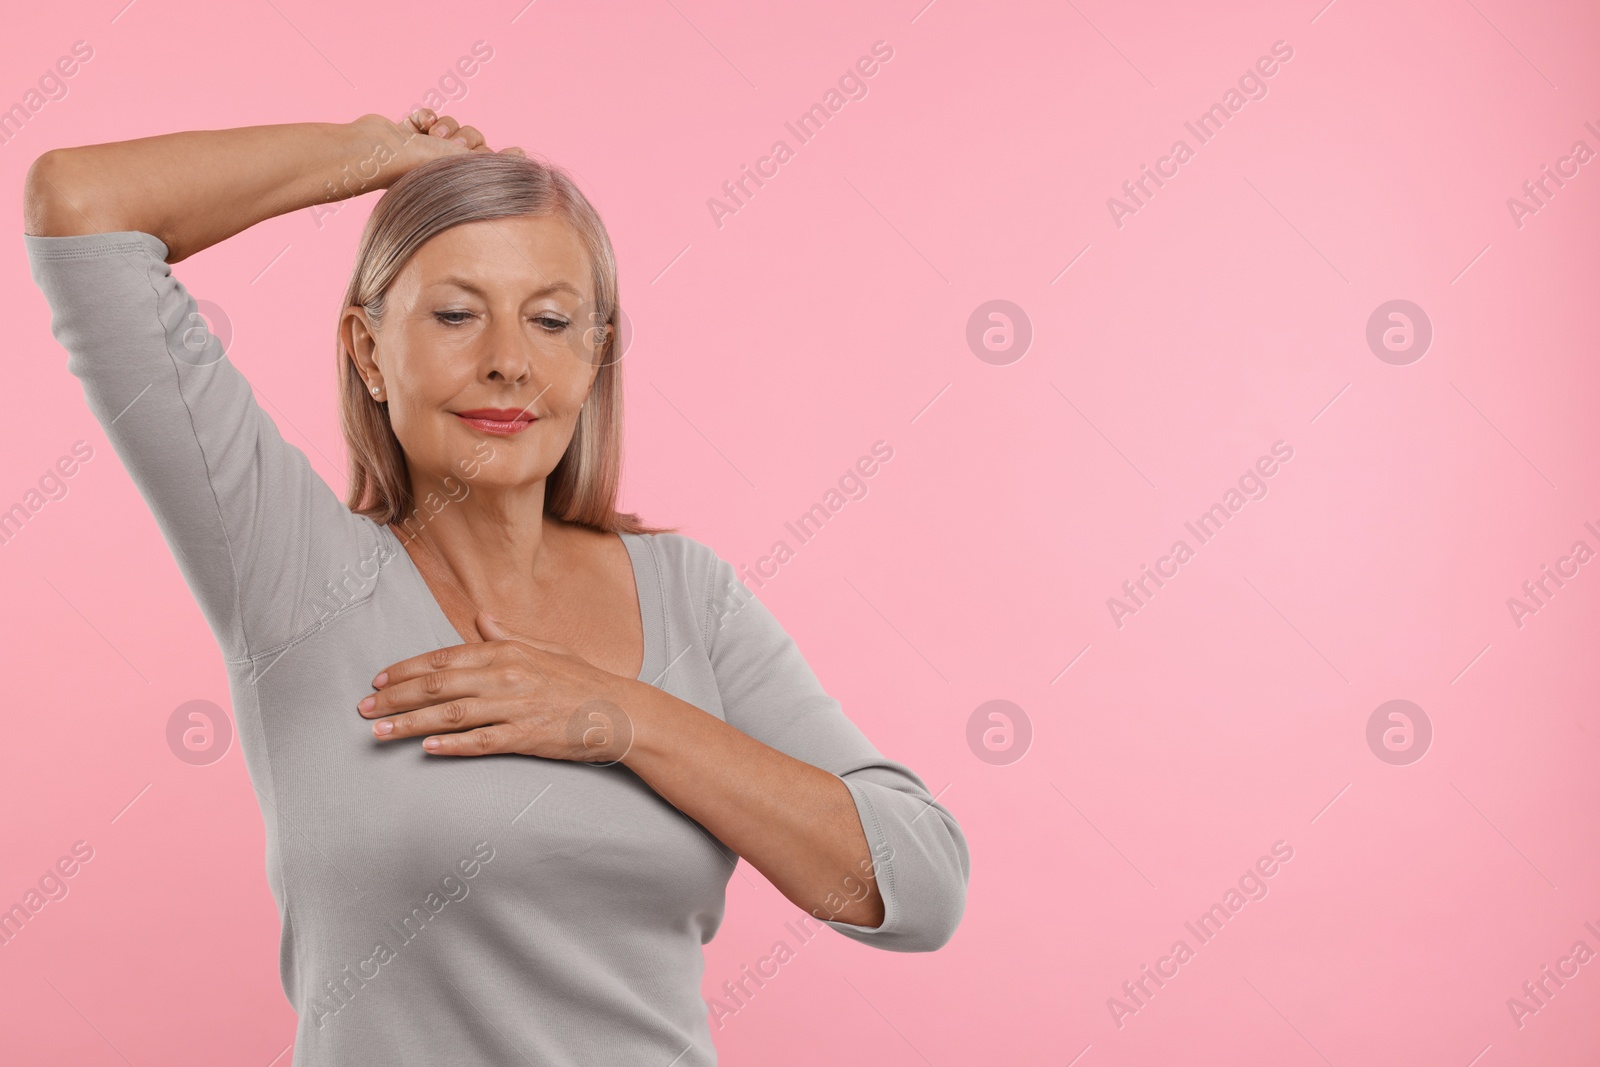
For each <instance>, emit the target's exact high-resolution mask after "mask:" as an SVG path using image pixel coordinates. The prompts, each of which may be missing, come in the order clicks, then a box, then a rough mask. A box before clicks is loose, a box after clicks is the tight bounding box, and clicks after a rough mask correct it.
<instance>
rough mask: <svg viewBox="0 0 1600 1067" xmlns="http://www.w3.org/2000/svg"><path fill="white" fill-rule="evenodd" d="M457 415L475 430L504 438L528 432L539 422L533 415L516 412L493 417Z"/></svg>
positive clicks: (459, 413) (467, 414)
mask: <svg viewBox="0 0 1600 1067" xmlns="http://www.w3.org/2000/svg"><path fill="white" fill-rule="evenodd" d="M455 415H456V418H458V419H460V420H461V421H462V422H464V423H466V424H467V425H468V426H471V427H473V428H474V429H478V430H482V431H483V432H484V433H492V434H500V435H502V436H505V435H509V434H514V433H521V432H522V431H523V430H526V429H527V428H528V427H529V426H532V425H533V424H534V422H535V421H537V420H536V419H535V418H534V417H533V416H532V415H525V414H520V413H516V412H507V413H505V414H503V415H502V414H499V413H496V414H495V415H492V416H491V415H487V414H479V413H476V412H473V413H462V412H459V411H458V412H456V413H455Z"/></svg>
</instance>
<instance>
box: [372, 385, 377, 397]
mask: <svg viewBox="0 0 1600 1067" xmlns="http://www.w3.org/2000/svg"><path fill="white" fill-rule="evenodd" d="M372 395H373V396H377V395H378V387H377V386H376V385H374V386H373V387H372Z"/></svg>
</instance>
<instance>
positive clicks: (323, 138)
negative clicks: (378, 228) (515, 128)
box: [23, 110, 521, 263]
mask: <svg viewBox="0 0 1600 1067" xmlns="http://www.w3.org/2000/svg"><path fill="white" fill-rule="evenodd" d="M424 131H426V132H424ZM465 151H488V148H487V146H485V145H484V143H483V137H482V135H481V134H479V133H478V132H477V131H476V130H475V129H473V128H472V127H471V126H465V127H463V126H459V125H458V124H457V123H456V121H455V120H454V119H452V118H450V117H449V116H444V117H442V118H440V117H437V116H435V115H434V114H433V112H431V111H427V110H423V111H419V112H417V113H416V114H415V115H413V116H412V117H411V118H410V119H408V120H407V121H406V122H404V123H396V122H391V121H390V120H389V119H387V118H385V117H384V116H382V115H363V116H362V117H361V118H359V119H356V120H355V121H354V122H347V123H339V122H294V123H286V124H284V125H278V126H241V127H239V128H237V129H227V130H188V131H183V132H180V133H166V134H159V135H157V136H154V137H139V138H135V139H133V140H131V141H114V142H111V143H109V144H92V145H82V146H79V147H72V148H56V149H52V150H51V151H49V152H46V153H44V155H42V156H40V157H39V158H38V159H36V160H35V161H34V163H33V166H32V167H31V168H29V170H28V177H27V181H26V183H25V186H24V190H23V217H24V228H25V230H26V232H27V233H29V234H32V235H35V236H41V237H71V236H77V235H81V234H91V233H112V232H117V231H138V232H141V233H148V234H151V235H153V236H155V237H158V238H160V239H161V242H162V243H163V244H165V245H166V246H167V250H168V255H167V262H168V263H178V262H181V261H182V260H185V259H187V258H189V257H190V256H192V255H194V254H195V253H196V252H198V251H200V250H201V249H203V248H209V247H210V246H211V245H214V244H217V243H219V242H221V241H225V240H227V239H228V238H229V237H232V236H233V235H234V234H236V233H240V232H242V231H244V230H247V229H249V228H250V227H251V226H254V225H255V224H256V223H258V222H261V221H263V220H265V219H270V218H273V217H275V216H278V215H282V214H286V213H288V212H291V211H296V210H299V209H300V208H304V207H310V206H312V205H313V204H321V203H332V202H333V201H336V200H345V199H348V198H350V197H352V196H359V195H361V194H362V193H366V192H371V191H373V190H376V189H386V188H388V187H389V186H390V185H391V184H393V183H394V181H395V180H396V179H397V178H399V177H400V176H401V175H402V174H404V173H406V172H407V171H409V170H411V169H412V168H413V167H416V166H420V165H421V164H423V163H426V162H427V161H428V160H430V159H435V158H437V157H439V156H443V155H450V154H454V153H459V152H465ZM507 151H512V152H518V153H520V152H521V150H520V149H507Z"/></svg>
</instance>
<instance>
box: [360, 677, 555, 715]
mask: <svg viewBox="0 0 1600 1067" xmlns="http://www.w3.org/2000/svg"><path fill="white" fill-rule="evenodd" d="M529 677H530V676H529V675H528V674H527V673H526V672H524V671H522V670H520V669H519V668H518V667H516V666H513V665H509V664H508V665H505V666H500V667H496V666H494V665H493V664H485V665H483V666H481V667H453V668H451V669H450V670H445V671H429V672H428V673H426V674H421V675H418V676H417V677H415V678H407V679H405V680H404V681H399V682H391V683H389V684H388V685H385V686H384V687H383V688H382V689H380V690H378V691H377V692H376V693H372V694H370V695H368V696H366V697H363V698H362V699H361V701H360V703H358V704H357V705H356V711H357V712H359V713H360V715H361V717H362V718H364V719H381V718H383V717H384V716H386V715H398V714H399V713H400V712H403V711H413V710H415V709H417V708H426V707H430V706H432V705H434V704H443V703H445V702H446V701H450V700H462V699H465V698H467V697H480V696H498V695H500V694H502V693H504V692H507V691H512V692H515V691H519V690H524V689H527V688H530V683H529ZM532 685H533V686H537V685H538V679H537V677H534V678H533V681H532Z"/></svg>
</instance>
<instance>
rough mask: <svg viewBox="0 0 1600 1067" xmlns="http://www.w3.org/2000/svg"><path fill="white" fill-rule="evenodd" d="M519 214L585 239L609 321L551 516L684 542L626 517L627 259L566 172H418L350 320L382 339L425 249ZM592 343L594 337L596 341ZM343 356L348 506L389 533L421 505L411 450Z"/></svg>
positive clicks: (472, 158)
mask: <svg viewBox="0 0 1600 1067" xmlns="http://www.w3.org/2000/svg"><path fill="white" fill-rule="evenodd" d="M518 215H541V216H551V215H553V216H558V217H560V218H563V219H565V220H566V221H567V222H568V223H570V224H571V226H572V228H573V229H574V230H576V231H577V234H578V238H579V240H580V241H581V242H582V244H583V246H584V248H585V249H586V250H587V252H588V255H589V263H590V270H591V274H592V279H593V285H594V309H593V315H592V316H591V320H592V323H593V326H591V327H590V328H591V329H592V328H598V327H599V325H600V324H602V323H603V324H605V330H606V337H605V340H604V342H603V343H602V346H601V352H600V355H601V361H600V369H599V370H598V371H597V372H596V373H595V379H594V384H593V385H592V386H591V387H590V389H589V395H588V396H587V397H586V398H584V402H583V407H582V408H581V409H580V410H579V413H578V419H577V424H576V426H575V427H574V428H573V431H572V440H571V443H570V444H569V445H568V446H567V451H566V453H565V454H564V455H563V456H562V457H561V460H560V462H558V463H557V464H556V466H555V469H554V470H552V471H551V472H550V474H549V476H548V477H547V478H546V479H545V495H544V511H545V514H546V515H550V516H552V517H554V518H557V519H560V520H562V521H565V522H571V523H577V524H579V525H582V526H587V527H590V528H591V529H595V530H599V531H602V532H605V533H667V532H674V529H673V528H669V527H653V526H648V525H646V524H645V523H644V522H643V520H641V519H640V518H639V516H638V515H636V514H634V513H632V512H619V511H618V510H617V509H616V501H617V489H618V483H619V482H620V480H621V476H622V378H621V366H620V362H619V361H620V358H621V354H620V353H619V352H618V351H617V345H618V336H617V334H618V321H617V320H618V317H619V314H620V307H621V305H620V303H619V302H618V296H617V261H616V257H615V255H614V254H613V253H612V250H611V239H610V237H609V236H607V234H606V228H605V224H604V223H603V222H601V221H600V216H599V214H598V213H597V212H596V211H595V209H594V208H593V206H591V205H590V203H589V201H588V199H586V198H585V197H584V195H583V193H582V192H580V191H579V189H578V187H577V186H576V185H575V184H573V182H572V179H571V178H569V177H568V176H567V174H566V173H565V172H564V171H562V170H561V168H559V167H556V166H554V165H552V164H548V163H543V162H540V161H538V160H534V159H530V158H526V157H523V156H516V155H503V154H500V153H490V152H463V153H460V154H457V155H451V156H445V157H443V158H440V159H435V160H431V161H429V162H427V163H424V164H423V165H421V166H419V167H416V168H414V169H412V170H410V171H408V172H406V173H405V174H404V175H402V176H401V177H400V178H398V179H397V180H396V181H395V182H394V184H393V185H391V186H390V187H389V189H388V190H387V191H386V192H385V193H384V194H383V196H382V197H381V198H380V199H379V200H378V203H377V205H376V206H375V207H374V208H373V211H372V215H371V217H370V218H368V220H367V225H366V229H365V230H364V231H363V232H362V234H361V243H360V246H359V247H358V248H357V250H356V260H355V266H354V267H353V269H352V270H351V273H350V285H349V287H348V288H347V289H346V290H345V295H344V303H343V304H342V305H340V307H341V310H342V309H343V308H349V307H352V306H355V305H360V306H361V307H364V308H366V311H367V316H368V318H369V319H370V320H371V322H372V328H373V331H374V332H376V331H377V329H378V328H379V326H380V324H381V322H382V319H383V313H384V301H385V297H386V296H387V294H388V290H389V286H390V285H391V284H392V283H393V282H394V280H395V278H396V277H397V276H398V275H399V274H400V271H401V270H402V269H403V268H404V267H405V265H406V263H407V262H409V261H410V259H411V257H412V255H413V254H414V253H415V252H416V251H417V249H418V248H421V247H422V245H423V244H424V243H425V242H427V241H428V240H430V239H431V238H433V237H435V236H437V235H438V234H440V233H443V232H444V231H445V230H448V229H450V228H451V227H453V226H460V225H462V224H463V223H468V222H478V221H481V220H484V219H498V218H509V217H513V216H518ZM341 321H342V320H341ZM589 336H590V334H589V333H587V331H586V332H585V334H584V337H585V338H586V339H587V338H588V337H589ZM334 347H335V350H336V353H337V358H338V361H339V371H338V374H339V425H340V428H341V429H342V430H343V431H344V440H345V447H346V449H347V450H348V452H349V456H350V488H349V492H348V494H347V495H346V499H345V504H346V506H347V507H349V508H350V510H351V511H353V512H355V513H356V514H358V515H365V516H366V517H367V518H369V519H372V520H373V521H374V522H377V523H379V524H380V525H387V524H389V523H398V522H400V521H402V519H404V518H405V517H407V516H409V515H411V514H412V512H413V510H414V509H415V506H416V500H415V497H414V494H413V492H412V487H411V479H410V476H409V474H408V473H407V467H406V459H405V452H404V450H403V449H402V448H401V446H400V441H399V439H398V438H396V437H395V435H394V429H393V427H392V426H391V425H390V424H389V412H388V409H387V408H386V407H385V406H384V405H383V404H380V403H379V402H378V401H377V400H375V399H373V397H372V396H371V394H370V393H368V391H367V387H366V383H365V382H364V381H363V380H362V378H361V374H360V372H359V371H358V370H357V369H356V365H355V360H354V359H352V358H351V357H350V354H349V353H348V352H346V350H345V347H344V342H343V339H342V337H339V336H336V338H335V342H334Z"/></svg>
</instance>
